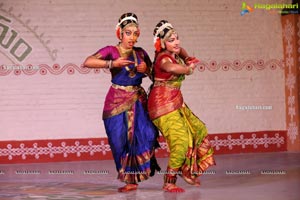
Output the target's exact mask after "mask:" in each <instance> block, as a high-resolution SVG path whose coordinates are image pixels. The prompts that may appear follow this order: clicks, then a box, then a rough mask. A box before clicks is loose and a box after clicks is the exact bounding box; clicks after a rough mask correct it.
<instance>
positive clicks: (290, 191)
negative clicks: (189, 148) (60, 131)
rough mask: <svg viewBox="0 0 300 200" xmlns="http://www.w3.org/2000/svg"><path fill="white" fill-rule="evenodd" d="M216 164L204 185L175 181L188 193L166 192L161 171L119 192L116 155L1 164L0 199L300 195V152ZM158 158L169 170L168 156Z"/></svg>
mask: <svg viewBox="0 0 300 200" xmlns="http://www.w3.org/2000/svg"><path fill="white" fill-rule="evenodd" d="M215 158H216V162H217V165H216V166H213V167H211V168H209V169H208V171H207V173H206V174H204V175H202V176H201V186H200V187H195V186H191V185H188V184H187V183H185V182H184V181H183V180H182V179H181V178H180V177H179V178H178V182H177V184H178V185H179V186H181V187H183V188H184V189H185V190H186V192H184V193H180V194H172V193H167V192H164V191H162V189H161V188H162V184H163V174H162V173H161V174H158V173H156V175H155V176H154V177H152V178H150V179H148V180H147V181H144V182H142V183H140V184H139V189H138V190H137V191H131V192H128V193H119V192H117V188H118V187H121V186H123V183H121V182H119V181H118V180H116V177H117V173H116V170H115V166H114V163H113V161H112V160H105V161H82V162H61V163H38V164H7V165H6V164H5V165H0V199H1V200H6V199H7V200H11V199H28V200H29V199H39V200H43V199H48V200H51V199H59V200H63V199H64V200H66V199H84V200H90V199H91V200H96V199H110V200H113V199H118V200H119V199H128V200H138V199H151V200H161V199H167V200H169V199H176V200H181V199H182V200H197V199H201V200H217V199H218V200H226V199H230V200H235V199H238V200H241V199H242V200H247V199H249V200H253V199H263V200H267V199H271V200H282V199H286V200H299V199H300V189H299V188H300V153H287V152H280V153H255V154H253V153H247V154H226V155H217V156H215ZM158 162H159V164H160V166H161V167H162V170H165V168H166V165H167V159H166V158H159V159H158Z"/></svg>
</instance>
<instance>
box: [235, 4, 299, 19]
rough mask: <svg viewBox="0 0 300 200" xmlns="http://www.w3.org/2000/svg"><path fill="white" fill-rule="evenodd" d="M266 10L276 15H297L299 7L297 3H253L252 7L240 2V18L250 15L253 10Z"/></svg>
mask: <svg viewBox="0 0 300 200" xmlns="http://www.w3.org/2000/svg"><path fill="white" fill-rule="evenodd" d="M258 9H260V10H266V11H267V12H269V13H278V14H299V11H298V9H299V5H298V3H295V4H292V3H273V4H268V3H254V5H253V6H250V5H248V4H247V3H246V2H242V8H241V12H240V14H241V16H244V15H245V14H247V13H251V12H253V11H254V10H258Z"/></svg>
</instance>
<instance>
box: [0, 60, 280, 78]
mask: <svg viewBox="0 0 300 200" xmlns="http://www.w3.org/2000/svg"><path fill="white" fill-rule="evenodd" d="M267 68H269V69H271V70H275V69H277V68H279V69H284V63H283V60H276V59H271V60H267V61H264V60H257V61H254V60H246V61H243V62H242V61H240V60H234V61H233V62H230V61H221V62H220V63H218V62H217V61H210V62H205V61H202V62H201V63H199V64H198V65H197V69H198V71H200V72H203V71H205V70H209V71H211V72H215V71H219V70H223V71H228V70H230V69H232V70H235V71H240V70H242V69H246V70H247V71H251V70H254V69H256V70H263V69H267ZM101 71H102V72H104V73H110V72H109V70H108V69H90V68H86V67H83V65H80V66H78V65H76V64H73V63H68V64H65V65H63V66H60V65H59V64H54V65H53V66H49V65H47V64H39V65H38V66H33V65H31V64H28V65H26V66H20V65H15V66H5V65H0V76H8V75H11V74H13V75H22V74H23V75H36V74H40V75H49V74H52V75H60V74H62V73H64V72H66V73H67V74H69V75H73V74H75V73H76V72H77V73H79V74H89V73H95V74H98V73H100V72H101Z"/></svg>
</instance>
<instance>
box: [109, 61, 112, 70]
mask: <svg viewBox="0 0 300 200" xmlns="http://www.w3.org/2000/svg"><path fill="white" fill-rule="evenodd" d="M112 62H113V61H112V60H109V62H108V68H109V69H111V68H113V66H112Z"/></svg>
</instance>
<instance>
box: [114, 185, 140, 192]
mask: <svg viewBox="0 0 300 200" xmlns="http://www.w3.org/2000/svg"><path fill="white" fill-rule="evenodd" d="M137 187H138V184H127V185H125V186H124V187H120V188H118V191H119V192H129V191H133V190H137Z"/></svg>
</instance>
